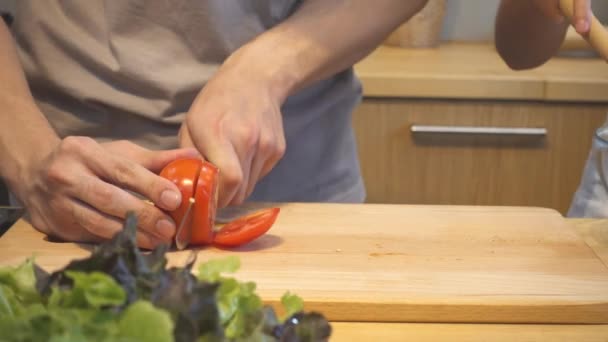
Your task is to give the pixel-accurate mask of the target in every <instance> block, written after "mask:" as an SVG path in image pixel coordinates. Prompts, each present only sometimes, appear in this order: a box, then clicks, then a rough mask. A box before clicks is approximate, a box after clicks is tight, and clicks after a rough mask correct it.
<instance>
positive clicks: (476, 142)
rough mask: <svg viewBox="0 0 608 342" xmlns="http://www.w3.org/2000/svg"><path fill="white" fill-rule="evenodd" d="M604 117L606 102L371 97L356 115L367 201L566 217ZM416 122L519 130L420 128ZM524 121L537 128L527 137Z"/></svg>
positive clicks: (607, 105)
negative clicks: (548, 211) (552, 212)
mask: <svg viewBox="0 0 608 342" xmlns="http://www.w3.org/2000/svg"><path fill="white" fill-rule="evenodd" d="M606 114H608V104H605V103H604V104H601V103H597V104H593V103H589V104H581V103H551V102H541V101H538V102H533V101H485V100H484V101H473V100H434V99H418V100H416V99H406V98H370V97H366V98H365V99H364V101H363V103H362V104H361V105H360V106H359V107H358V108H357V109H356V111H355V113H354V118H353V120H354V127H355V131H356V135H357V139H358V147H359V154H360V160H361V167H362V172H363V176H364V179H365V184H366V187H367V194H368V196H367V201H368V202H372V203H412V204H463V205H515V206H542V207H549V208H555V209H557V210H559V211H560V212H561V213H563V214H565V213H566V212H567V210H568V208H569V206H570V202H571V200H572V195H573V193H574V191H575V190H576V188H577V187H578V184H579V181H580V178H581V173H582V170H583V166H584V164H585V161H586V159H587V157H588V154H589V149H590V147H591V140H592V137H593V134H594V131H595V129H597V128H598V127H599V126H601V125H602V124H603V122H604V120H605V118H606ZM413 125H427V126H442V127H452V128H453V127H460V128H462V127H477V128H479V127H482V128H515V130H514V131H513V133H514V134H507V135H496V134H478V133H475V132H473V133H470V134H438V133H413V132H412V131H411V129H412V126H413ZM519 128H536V129H538V130H537V131H538V132H536V134H532V135H528V134H522V135H520V134H518V132H519V131H518V129H519ZM467 129H468V128H467ZM543 131H545V132H546V133H543ZM539 132H540V133H539Z"/></svg>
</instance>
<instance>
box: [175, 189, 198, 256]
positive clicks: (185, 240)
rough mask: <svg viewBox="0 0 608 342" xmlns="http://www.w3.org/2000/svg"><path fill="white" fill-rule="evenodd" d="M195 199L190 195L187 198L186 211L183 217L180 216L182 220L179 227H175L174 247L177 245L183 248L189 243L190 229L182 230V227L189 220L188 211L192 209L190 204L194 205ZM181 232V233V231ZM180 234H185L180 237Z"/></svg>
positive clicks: (179, 248)
mask: <svg viewBox="0 0 608 342" xmlns="http://www.w3.org/2000/svg"><path fill="white" fill-rule="evenodd" d="M194 203H195V200H194V198H192V197H190V198H189V199H188V209H186V213H185V214H184V217H183V218H182V222H181V223H180V224H179V227H178V228H177V231H176V233H175V247H177V249H178V250H180V251H181V250H183V249H185V248H186V247H188V244H189V243H190V237H191V236H192V231H187V232H186V231H183V230H184V227H186V226H187V222H190V212H191V211H192V206H193V205H194ZM182 232H183V233H182ZM182 235H185V236H183V237H182Z"/></svg>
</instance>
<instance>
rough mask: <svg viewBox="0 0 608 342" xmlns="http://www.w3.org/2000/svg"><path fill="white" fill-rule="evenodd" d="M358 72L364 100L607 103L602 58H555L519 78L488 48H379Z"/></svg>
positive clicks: (606, 73) (607, 72)
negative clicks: (418, 99) (380, 98)
mask: <svg viewBox="0 0 608 342" xmlns="http://www.w3.org/2000/svg"><path fill="white" fill-rule="evenodd" d="M355 71H356V73H357V75H358V76H359V77H360V79H361V81H362V83H363V89H364V95H365V96H366V97H389V98H391V97H393V98H435V99H437V98H439V99H442V98H446V99H448V98H449V99H471V100H489V99H491V100H532V101H576V102H600V103H602V102H603V103H606V102H608V65H607V64H606V63H605V62H603V61H602V60H601V59H599V58H582V57H581V58H565V57H557V58H553V59H552V60H550V61H549V62H547V63H546V64H545V65H543V66H541V67H539V68H536V69H533V70H526V71H517V72H516V71H513V70H511V69H509V68H508V67H507V66H506V64H505V63H504V62H503V61H502V59H500V57H499V56H498V53H497V52H496V50H495V49H494V46H493V45H489V44H464V43H446V44H443V45H441V46H440V47H439V48H437V49H428V50H427V49H404V48H396V47H389V46H381V47H379V48H378V49H377V50H376V51H374V52H373V53H372V54H371V55H370V56H368V57H367V58H365V59H364V60H362V61H361V62H360V63H358V64H357V65H356V66H355Z"/></svg>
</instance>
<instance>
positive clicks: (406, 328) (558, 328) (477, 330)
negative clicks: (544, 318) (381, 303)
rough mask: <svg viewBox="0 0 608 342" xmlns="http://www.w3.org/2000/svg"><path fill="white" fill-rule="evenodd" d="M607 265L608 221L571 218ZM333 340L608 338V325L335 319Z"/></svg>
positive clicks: (542, 339) (589, 339)
mask: <svg viewBox="0 0 608 342" xmlns="http://www.w3.org/2000/svg"><path fill="white" fill-rule="evenodd" d="M567 221H569V222H570V223H571V224H572V226H573V227H574V228H575V230H576V232H577V233H578V234H579V235H580V236H581V237H582V238H583V239H584V240H585V242H586V243H587V245H589V247H591V249H593V251H594V252H595V254H596V255H597V256H598V257H599V258H600V259H601V260H602V261H603V262H604V264H606V265H608V220H595V219H568V220H567ZM333 327H334V335H333V336H334V338H333V339H332V341H344V342H347V341H372V340H376V341H453V342H460V341H462V342H464V341H468V342H471V341H497V342H501V341H505V342H512V341H563V342H569V341H598V342H599V341H603V342H605V341H608V325H605V324H597V325H564V324H559V325H556V324H552V325H545V324H525V325H523V324H431V323H429V324H416V323H411V324H404V323H352V322H335V323H333Z"/></svg>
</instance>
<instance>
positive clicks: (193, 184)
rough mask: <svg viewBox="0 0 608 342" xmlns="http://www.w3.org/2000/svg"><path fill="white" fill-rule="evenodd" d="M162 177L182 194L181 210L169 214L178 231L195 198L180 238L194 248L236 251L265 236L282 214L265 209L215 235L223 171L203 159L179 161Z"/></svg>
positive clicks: (274, 210)
mask: <svg viewBox="0 0 608 342" xmlns="http://www.w3.org/2000/svg"><path fill="white" fill-rule="evenodd" d="M160 176H161V177H164V178H166V179H168V180H170V181H171V182H173V183H174V184H175V185H177V187H178V189H179V190H180V192H181V194H182V203H181V204H180V206H179V208H177V209H176V210H174V211H172V212H169V215H170V216H171V217H172V218H173V220H174V221H175V224H176V226H177V227H179V226H180V224H181V223H182V221H183V220H184V216H185V215H186V213H187V211H188V206H189V204H190V203H189V202H190V198H194V204H193V207H192V209H191V211H190V215H189V216H188V217H187V218H185V219H187V220H188V222H185V223H184V224H185V225H184V227H183V229H182V230H181V231H180V236H179V238H180V240H181V241H190V244H192V245H208V244H214V245H217V246H223V247H236V246H240V245H243V244H246V243H248V242H251V241H252V240H255V239H257V238H258V237H260V236H262V235H264V234H265V233H266V232H267V231H268V230H269V229H270V227H271V226H272V225H273V224H274V221H275V220H276V218H277V215H278V214H279V208H271V209H265V210H262V211H259V212H256V213H253V214H250V215H246V216H243V217H240V218H237V219H236V220H234V221H231V222H229V223H227V224H226V225H224V226H223V227H222V228H220V229H219V231H217V232H214V230H213V225H214V223H215V214H216V211H217V192H218V184H219V182H218V178H219V169H218V168H217V167H216V166H215V165H213V164H211V163H209V162H207V161H204V160H202V159H178V160H175V161H173V162H171V163H169V164H168V165H167V166H165V167H164V168H163V170H162V171H161V172H160ZM186 237H189V239H185V238H186Z"/></svg>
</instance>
